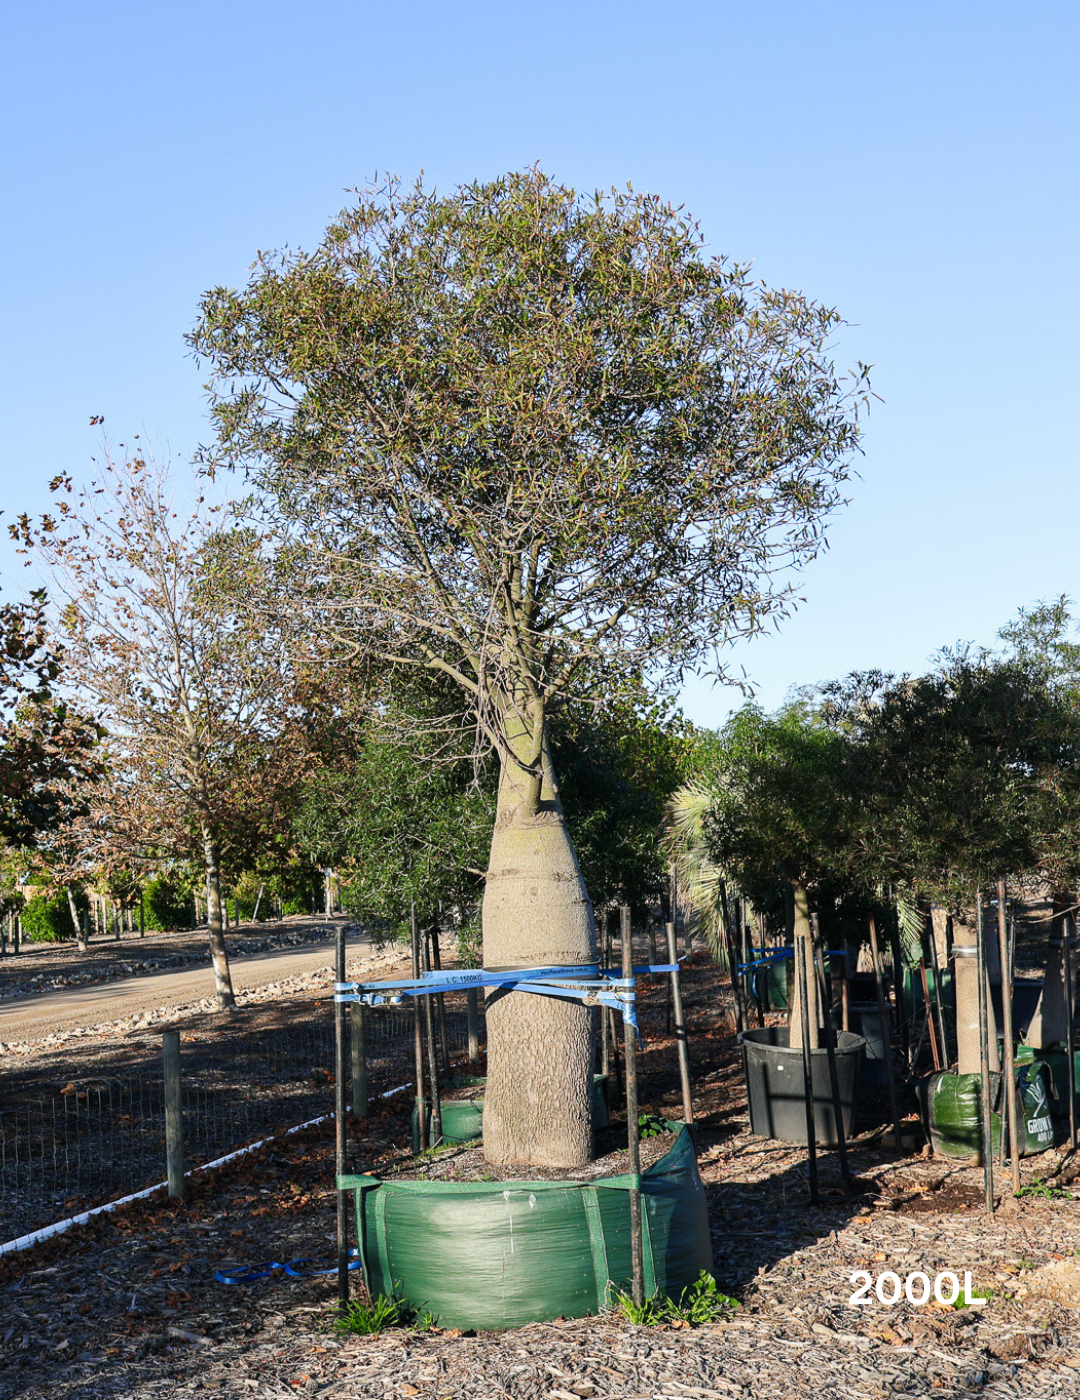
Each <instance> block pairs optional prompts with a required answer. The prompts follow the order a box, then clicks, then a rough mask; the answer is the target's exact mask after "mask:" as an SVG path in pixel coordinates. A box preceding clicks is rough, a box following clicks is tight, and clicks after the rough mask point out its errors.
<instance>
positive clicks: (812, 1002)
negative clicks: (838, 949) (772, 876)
mask: <svg viewBox="0 0 1080 1400" xmlns="http://www.w3.org/2000/svg"><path fill="white" fill-rule="evenodd" d="M791 891H792V897H793V901H794V908H795V928H794V939H795V968H794V976H793V977H792V979H791V986H792V988H793V989H794V991H795V995H794V996H791V997H789V999H788V1006H789V1007H790V1008H791V1010H790V1013H789V1015H788V1026H789V1028H790V1030H789V1037H788V1044H789V1045H793V1046H798V1045H801V1044H802V1008H801V1005H800V1001H799V996H798V987H799V983H798V978H800V977H805V979H806V1000H807V1015H808V1017H809V1020H810V1048H811V1050H819V1049H820V1048H821V1008H820V1006H819V1005H818V987H817V976H816V974H815V972H814V953H813V935H812V932H811V928H810V896H809V894H808V893H807V889H806V886H805V885H800V884H798V883H797V882H794V883H793V884H792V886H791Z"/></svg>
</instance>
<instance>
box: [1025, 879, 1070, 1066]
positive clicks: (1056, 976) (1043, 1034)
mask: <svg viewBox="0 0 1080 1400" xmlns="http://www.w3.org/2000/svg"><path fill="white" fill-rule="evenodd" d="M1075 902H1076V898H1075V895H1074V894H1073V892H1072V890H1067V889H1065V890H1055V891H1054V896H1053V916H1052V922H1051V925H1050V947H1049V951H1048V954H1047V959H1046V975H1045V977H1044V978H1043V984H1042V990H1041V991H1040V992H1039V1000H1038V1002H1037V1004H1036V1006H1035V1014H1034V1016H1032V1018H1031V1022H1030V1024H1029V1025H1028V1028H1027V1034H1026V1035H1025V1037H1024V1042H1025V1044H1027V1045H1031V1046H1033V1047H1034V1048H1035V1049H1036V1050H1047V1049H1049V1047H1050V1046H1051V1045H1057V1044H1060V1043H1062V1042H1064V1041H1065V1039H1066V1035H1067V1020H1068V1018H1067V1015H1066V1011H1067V1008H1066V1004H1065V939H1066V937H1067V936H1068V924H1067V921H1066V912H1065V911H1066V910H1068V909H1071V908H1072V907H1073V905H1074V904H1075Z"/></svg>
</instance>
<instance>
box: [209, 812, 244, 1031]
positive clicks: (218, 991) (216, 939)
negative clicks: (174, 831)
mask: <svg viewBox="0 0 1080 1400" xmlns="http://www.w3.org/2000/svg"><path fill="white" fill-rule="evenodd" d="M202 839H203V859H204V861H205V863H206V912H207V920H206V921H207V924H208V925H209V928H210V961H211V963H212V964H213V967H214V994H215V995H216V997H217V1004H218V1010H219V1011H235V1010H236V996H235V994H234V992H233V985H232V973H231V972H230V971H229V953H228V949H227V948H226V947H225V929H224V925H223V921H222V913H221V911H222V902H221V854H220V852H219V851H218V845H217V842H216V841H215V840H214V837H213V833H212V832H211V831H210V829H209V827H207V826H204V827H203V830H202Z"/></svg>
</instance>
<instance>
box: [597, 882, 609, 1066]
mask: <svg viewBox="0 0 1080 1400" xmlns="http://www.w3.org/2000/svg"><path fill="white" fill-rule="evenodd" d="M598 932H599V935H600V937H599V942H600V948H599V950H598V951H599V958H600V966H601V967H602V968H604V970H605V971H606V970H607V969H608V968H609V967H610V966H611V939H610V937H609V936H608V922H607V910H606V909H602V910H601V911H600V926H599V929H598ZM600 1073H601V1074H602V1075H604V1076H605V1077H606V1076H607V1075H609V1074H610V1073H611V1022H610V1020H609V1018H608V1013H607V1007H606V1006H602V1007H601V1008H600ZM604 1092H605V1093H608V1092H609V1089H605V1090H604Z"/></svg>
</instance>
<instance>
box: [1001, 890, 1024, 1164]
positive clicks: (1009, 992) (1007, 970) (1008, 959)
mask: <svg viewBox="0 0 1080 1400" xmlns="http://www.w3.org/2000/svg"><path fill="white" fill-rule="evenodd" d="M997 899H998V953H999V956H1000V958H1001V1019H1002V1022H1003V1027H1002V1029H1003V1032H1004V1035H1005V1065H1004V1069H1005V1095H1006V1099H1005V1102H1006V1104H1007V1106H1008V1114H1007V1117H1008V1124H1009V1155H1010V1158H1011V1160H1012V1186H1013V1190H1014V1191H1019V1190H1020V1126H1019V1123H1018V1121H1017V1112H1016V1109H1017V1103H1016V1047H1015V1045H1014V1043H1013V961H1012V947H1011V943H1010V939H1009V925H1008V920H1007V917H1006V914H1005V881H1004V880H999V881H998V882H997ZM1005 1119H1006V1115H1005V1114H1003V1115H1002V1138H1004V1136H1005V1134H1004V1125H1005Z"/></svg>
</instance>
